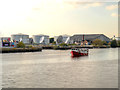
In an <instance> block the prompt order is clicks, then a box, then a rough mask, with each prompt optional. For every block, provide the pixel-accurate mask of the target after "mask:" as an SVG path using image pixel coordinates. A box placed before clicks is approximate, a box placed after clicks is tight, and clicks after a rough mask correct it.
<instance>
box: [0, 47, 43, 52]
mask: <svg viewBox="0 0 120 90" xmlns="http://www.w3.org/2000/svg"><path fill="white" fill-rule="evenodd" d="M40 51H42V48H1V49H0V53H22V52H40Z"/></svg>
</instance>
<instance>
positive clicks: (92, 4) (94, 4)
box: [85, 2, 103, 8]
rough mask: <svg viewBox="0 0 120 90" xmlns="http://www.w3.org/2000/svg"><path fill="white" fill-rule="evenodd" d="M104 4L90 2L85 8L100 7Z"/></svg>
mask: <svg viewBox="0 0 120 90" xmlns="http://www.w3.org/2000/svg"><path fill="white" fill-rule="evenodd" d="M102 5H103V3H97V2H96V3H89V4H87V5H86V6H85V8H90V7H100V6H102Z"/></svg>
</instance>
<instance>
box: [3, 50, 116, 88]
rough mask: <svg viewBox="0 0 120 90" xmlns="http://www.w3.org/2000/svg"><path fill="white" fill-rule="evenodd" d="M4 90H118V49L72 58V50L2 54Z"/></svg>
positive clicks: (94, 51) (91, 51)
mask: <svg viewBox="0 0 120 90" xmlns="http://www.w3.org/2000/svg"><path fill="white" fill-rule="evenodd" d="M2 70H3V75H2V87H3V88H117V87H118V49H117V48H109V49H90V50H89V55H88V56H82V57H78V58H72V57H71V56H70V50H43V51H42V52H33V53H32V52H29V53H9V54H2Z"/></svg>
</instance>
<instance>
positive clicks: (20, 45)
mask: <svg viewBox="0 0 120 90" xmlns="http://www.w3.org/2000/svg"><path fill="white" fill-rule="evenodd" d="M17 48H25V44H24V43H23V42H19V43H18V44H17Z"/></svg>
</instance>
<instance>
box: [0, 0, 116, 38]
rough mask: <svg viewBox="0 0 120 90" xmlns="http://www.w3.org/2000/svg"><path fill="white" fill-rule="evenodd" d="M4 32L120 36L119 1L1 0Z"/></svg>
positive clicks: (0, 27)
mask: <svg viewBox="0 0 120 90" xmlns="http://www.w3.org/2000/svg"><path fill="white" fill-rule="evenodd" d="M0 13H1V14H0V36H4V37H5V36H10V35H11V34H17V33H23V34H28V35H30V36H32V35H36V34H45V35H49V36H50V37H53V36H58V35H63V34H67V35H74V34H105V35H106V36H108V37H113V35H115V36H118V2H117V1H114V2H112V1H111V2H110V0H109V2H108V1H106V2H99V1H96V2H95V1H91V2H88V1H84V2H83V1H80V0H1V1H0Z"/></svg>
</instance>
